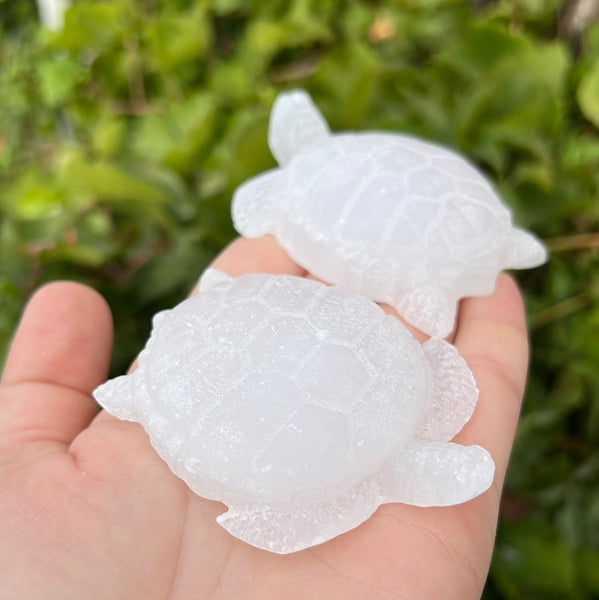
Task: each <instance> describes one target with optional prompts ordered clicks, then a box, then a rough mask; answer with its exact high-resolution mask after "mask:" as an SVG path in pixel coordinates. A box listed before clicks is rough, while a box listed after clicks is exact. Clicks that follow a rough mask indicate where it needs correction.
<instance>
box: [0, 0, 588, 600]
mask: <svg viewBox="0 0 599 600" xmlns="http://www.w3.org/2000/svg"><path fill="white" fill-rule="evenodd" d="M30 4H33V3H27V4H25V3H22V2H17V3H14V2H13V3H9V2H6V0H4V2H3V1H2V0H0V5H1V8H2V10H1V11H0V306H1V307H2V310H1V311H0V360H1V357H2V355H3V354H4V353H5V351H6V347H7V343H8V340H9V336H10V333H11V331H12V329H13V327H14V324H15V322H16V319H17V318H18V314H19V312H20V310H21V308H22V305H23V303H24V302H25V300H26V298H27V296H28V295H29V294H30V293H31V292H32V290H33V289H34V288H36V287H37V286H39V285H40V284H42V283H43V282H46V281H49V280H52V279H56V278H61V277H68V278H74V279H78V280H80V281H84V282H86V283H88V284H90V285H92V286H94V287H96V288H97V289H99V290H100V291H101V292H102V293H103V294H104V295H105V296H106V298H107V299H108V301H109V302H110V304H111V306H112V308H113V311H114V317H115V322H116V325H117V327H116V331H117V337H116V352H115V357H114V362H113V372H115V373H116V372H119V371H122V370H123V369H124V368H125V365H126V364H127V362H128V361H129V360H131V358H132V357H133V356H134V354H135V352H136V350H137V349H138V348H139V347H140V345H141V344H142V343H143V339H144V337H145V335H146V334H147V329H148V325H149V318H150V315H151V314H153V313H154V312H155V311H157V310H158V309H160V308H163V307H166V306H169V305H172V304H174V303H175V302H177V301H178V299H180V298H181V297H182V295H184V294H185V293H186V290H188V289H189V288H190V287H191V286H193V284H194V280H195V279H196V278H197V276H198V275H199V273H200V272H201V271H202V269H203V268H204V267H205V265H206V264H207V262H208V261H209V260H210V258H211V257H212V256H213V255H214V254H215V253H216V252H217V251H218V250H219V249H220V248H222V247H223V245H224V244H225V243H226V242H227V241H228V240H229V239H231V237H232V236H233V230H232V227H231V224H230V219H229V212H228V211H229V202H230V197H231V193H232V191H233V190H234V188H235V187H236V185H238V184H239V183H240V182H241V181H243V180H244V179H245V178H247V177H248V176H250V175H252V174H254V173H257V172H259V171H261V170H264V169H265V168H268V167H270V166H271V165H272V164H273V159H272V158H271V156H270V154H269V152H268V149H267V146H266V126H267V118H268V111H269V107H270V104H271V103H272V101H273V99H274V97H275V96H276V94H277V92H278V91H279V90H281V89H284V88H289V87H295V86H303V87H307V88H308V89H309V90H310V91H311V92H312V94H313V95H314V97H315V99H316V101H317V103H318V104H319V105H320V106H321V107H322V108H323V110H324V112H325V115H326V116H327V118H328V119H329V122H330V123H331V125H332V127H333V128H334V129H351V128H382V129H392V130H398V131H406V132H410V133H414V134H417V135H421V136H424V137H427V138H430V139H433V140H438V141H439V142H442V143H444V144H447V145H450V146H452V147H454V148H456V149H458V150H460V151H462V152H463V153H465V154H466V155H468V156H469V157H470V158H471V159H472V160H473V161H474V162H476V163H477V164H478V165H480V166H481V168H483V169H484V170H485V171H486V173H487V174H488V176H489V177H490V178H491V180H492V181H494V182H495V184H496V185H497V187H498V188H499V189H500V190H501V192H502V194H503V196H504V197H505V199H506V202H508V203H509V204H510V205H511V207H512V209H513V211H514V213H515V217H516V220H517V222H518V223H519V224H520V225H522V226H524V227H528V228H531V229H533V230H535V231H536V232H537V233H538V234H539V235H540V236H541V237H543V238H545V239H546V240H547V242H548V245H549V247H550V248H551V250H552V257H551V260H550V262H549V264H548V265H546V266H545V267H542V268H540V269H536V270H534V271H531V272H521V273H519V274H518V278H519V280H520V282H521V285H522V287H523V290H524V292H525V295H526V300H527V306H528V309H529V315H530V324H531V337H532V342H533V352H532V363H531V371H530V380H529V389H528V392H527V397H526V401H525V406H524V412H523V417H522V422H521V426H520V428H519V432H518V436H517V440H516V446H515V453H514V458H513V461H512V465H511V470H510V474H509V478H508V484H507V491H506V494H505V499H504V508H503V512H502V518H501V522H500V528H499V535H498V541H497V548H496V554H495V557H494V561H493V565H492V568H491V573H490V577H489V582H488V585H487V589H486V591H485V597H487V598H521V597H526V598H580V599H584V598H592V597H596V596H598V595H599V576H598V575H597V574H598V573H599V446H598V444H597V440H598V439H599V335H598V334H599V309H598V308H597V307H598V306H599V304H597V297H598V296H599V275H598V273H599V255H598V250H597V248H598V247H599V234H598V233H597V224H598V220H599V132H598V129H597V128H598V127H599V25H598V24H597V23H595V24H594V25H593V24H588V26H586V27H585V28H584V29H583V30H582V31H578V32H575V35H574V34H572V32H571V31H565V29H564V27H563V26H562V25H563V20H562V19H563V15H565V14H566V12H567V10H568V8H569V7H564V6H562V5H561V1H560V0H499V1H495V2H490V3H489V2H485V3H484V4H476V3H475V4H474V5H471V4H469V3H467V2H466V1H464V0H395V1H388V2H377V1H374V0H373V1H371V2H366V1H364V2H358V1H353V2H342V1H341V0H321V1H320V2H317V1H315V0H290V1H285V2H283V1H282V0H271V1H268V2H266V1H261V2H253V3H248V2H241V1H240V0H213V1H212V2H209V1H204V0H195V1H192V2H182V1H181V0H177V1H167V0H145V1H144V2H133V0H102V1H90V0H79V1H76V2H75V3H74V5H73V6H72V7H71V9H70V10H69V11H68V12H67V14H66V19H65V25H64V28H63V29H62V30H61V31H58V32H56V33H50V32H47V31H42V30H40V29H39V28H38V27H37V25H36V22H35V14H33V11H32V9H31V6H30ZM473 6H475V7H478V8H473ZM497 401H498V402H499V401H501V399H500V398H498V399H497Z"/></svg>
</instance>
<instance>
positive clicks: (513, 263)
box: [504, 227, 547, 269]
mask: <svg viewBox="0 0 599 600" xmlns="http://www.w3.org/2000/svg"><path fill="white" fill-rule="evenodd" d="M507 251H508V255H507V256H506V259H505V265H504V268H505V269H530V268H532V267H538V266H539V265H542V264H543V263H544V262H545V261H546V260H547V249H546V248H545V246H543V244H542V243H541V242H540V241H539V240H538V239H537V238H536V237H535V236H534V235H532V233H528V231H524V230H523V229H519V228H518V227H514V229H513V230H512V235H511V237H510V239H509V243H508V246H507Z"/></svg>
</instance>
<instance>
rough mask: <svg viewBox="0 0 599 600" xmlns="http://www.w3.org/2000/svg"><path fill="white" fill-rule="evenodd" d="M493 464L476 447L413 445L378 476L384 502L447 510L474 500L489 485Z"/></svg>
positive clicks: (441, 444)
mask: <svg viewBox="0 0 599 600" xmlns="http://www.w3.org/2000/svg"><path fill="white" fill-rule="evenodd" d="M494 474H495V463H494V462H493V459H492V458H491V455H490V454H489V453H488V452H487V451H486V450H485V449H484V448H481V447H480V446H460V445H459V444H452V443H450V442H417V443H414V444H413V445H412V446H410V447H408V448H407V449H406V450H405V451H404V452H401V453H400V454H399V455H398V456H397V457H396V458H395V459H394V460H392V461H391V462H390V463H389V465H388V466H387V469H386V470H385V471H383V472H382V478H381V480H382V481H384V482H386V483H385V485H386V487H387V491H386V494H385V495H386V500H385V501H386V502H402V503H404V504H413V505H415V506H451V505H454V504H461V503H462V502H467V501H468V500H471V499H472V498H475V497H476V496H478V495H479V494H482V493H483V492H484V491H486V490H487V489H488V488H489V486H490V485H491V483H492V482H493V476H494Z"/></svg>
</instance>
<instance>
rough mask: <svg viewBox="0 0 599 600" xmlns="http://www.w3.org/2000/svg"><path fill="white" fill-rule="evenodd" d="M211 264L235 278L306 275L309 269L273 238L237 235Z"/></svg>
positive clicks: (268, 236)
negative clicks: (298, 263) (270, 274)
mask: <svg viewBox="0 0 599 600" xmlns="http://www.w3.org/2000/svg"><path fill="white" fill-rule="evenodd" d="M211 267H212V268H213V269H218V270H219V271H223V272H224V273H227V274H228V275H231V276H232V277H237V276H238V275H244V274H245V273H273V274H276V275H279V274H285V275H296V276H298V277H303V276H304V275H305V274H306V270H305V269H303V268H302V267H300V266H299V265H297V264H296V263H295V262H293V260H291V258H290V257H289V255H288V254H287V253H286V252H285V250H283V248H281V246H279V244H277V242H276V240H275V238H274V237H272V236H271V235H266V236H264V237H261V238H256V239H247V238H236V239H235V240H233V241H232V242H231V243H230V244H229V245H228V246H227V247H226V248H225V249H224V250H223V251H222V252H221V253H220V254H219V255H218V256H217V257H216V259H215V260H214V262H213V263H212V265H211Z"/></svg>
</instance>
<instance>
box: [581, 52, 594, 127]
mask: <svg viewBox="0 0 599 600" xmlns="http://www.w3.org/2000/svg"><path fill="white" fill-rule="evenodd" d="M576 99H577V100H578V105H579V106H580V110H581V111H582V113H583V114H584V116H585V117H586V118H587V119H588V120H589V121H591V123H593V124H594V125H595V127H598V128H599V58H598V59H596V60H595V62H594V63H593V64H592V65H591V67H590V68H589V70H588V71H587V72H586V73H585V74H584V76H583V78H582V80H581V81H580V85H579V86H578V90H577V91H576Z"/></svg>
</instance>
